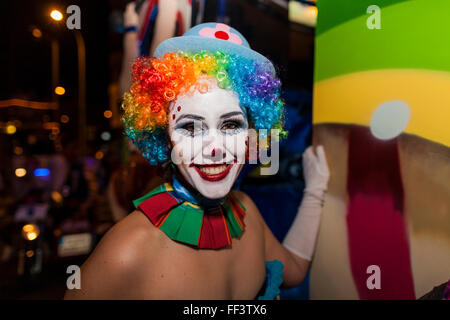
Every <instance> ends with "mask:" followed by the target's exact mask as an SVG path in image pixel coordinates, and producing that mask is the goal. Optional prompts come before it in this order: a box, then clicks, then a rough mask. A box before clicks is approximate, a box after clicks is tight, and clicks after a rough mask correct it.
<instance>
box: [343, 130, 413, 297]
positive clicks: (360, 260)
mask: <svg viewBox="0 0 450 320" xmlns="http://www.w3.org/2000/svg"><path fill="white" fill-rule="evenodd" d="M347 192H348V214H347V228H348V243H349V251H350V252H349V253H350V265H351V270H352V274H353V279H354V281H355V285H356V288H357V290H358V294H359V297H360V299H415V293H414V284H413V276H412V270H411V258H410V249H409V241H408V234H407V228H406V221H405V220H404V204H403V202H404V194H403V184H402V179H401V171H400V163H399V155H398V149H397V140H396V139H394V140H390V141H381V140H377V139H376V138H374V137H373V136H372V135H371V133H370V131H369V129H368V128H363V127H352V128H351V129H350V134H349V150H348V176H347ZM371 265H376V266H379V268H380V280H381V282H380V287H381V289H372V290H371V289H369V288H368V286H367V279H368V278H369V277H370V276H371V275H372V274H373V272H370V273H367V268H368V267H369V266H371Z"/></svg>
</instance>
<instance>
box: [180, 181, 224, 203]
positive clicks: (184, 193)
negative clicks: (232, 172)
mask: <svg viewBox="0 0 450 320" xmlns="http://www.w3.org/2000/svg"><path fill="white" fill-rule="evenodd" d="M172 181H173V182H172V186H173V189H174V191H175V193H176V195H177V197H178V198H180V199H183V200H184V201H187V202H191V203H193V204H195V205H198V206H201V207H203V208H216V207H218V206H219V205H220V204H221V203H223V202H224V201H225V199H226V198H227V197H226V196H225V197H223V198H221V199H208V198H205V197H204V196H202V195H201V194H200V193H198V192H197V193H196V194H195V195H192V194H191V193H190V192H189V190H187V189H186V188H185V187H184V186H183V185H182V184H181V182H180V181H179V180H178V179H177V178H176V177H175V176H173V177H172Z"/></svg>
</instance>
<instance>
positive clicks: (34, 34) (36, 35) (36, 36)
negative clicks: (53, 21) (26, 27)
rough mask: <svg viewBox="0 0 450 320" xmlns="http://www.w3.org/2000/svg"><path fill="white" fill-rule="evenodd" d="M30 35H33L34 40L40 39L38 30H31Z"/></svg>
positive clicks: (40, 34) (40, 35)
mask: <svg viewBox="0 0 450 320" xmlns="http://www.w3.org/2000/svg"><path fill="white" fill-rule="evenodd" d="M31 34H32V35H33V37H35V38H36V39H39V38H41V37H42V31H41V30H39V29H38V28H33V31H31Z"/></svg>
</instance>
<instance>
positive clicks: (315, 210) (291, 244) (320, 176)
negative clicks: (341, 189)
mask: <svg viewBox="0 0 450 320" xmlns="http://www.w3.org/2000/svg"><path fill="white" fill-rule="evenodd" d="M316 151H317V156H316V155H315V154H314V152H313V148H312V146H311V147H309V148H308V149H306V151H305V152H304V153H303V172H304V176H305V184H306V187H305V190H304V195H303V200H302V203H301V205H300V208H299V209H298V213H297V216H296V217H295V219H294V223H293V224H292V226H291V228H290V229H289V232H288V234H287V235H286V237H285V238H284V241H283V246H284V247H286V248H287V249H288V250H289V251H291V252H292V253H294V254H295V255H297V256H299V257H301V258H303V259H306V260H308V261H310V260H311V259H312V255H313V253H314V247H315V244H316V238H317V233H318V231H319V225H320V215H321V213H322V205H323V200H324V195H325V191H326V190H327V186H328V180H329V177H330V171H329V169H328V165H327V160H326V157H325V151H324V149H323V147H322V146H318V147H317V148H316Z"/></svg>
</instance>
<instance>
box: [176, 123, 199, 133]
mask: <svg viewBox="0 0 450 320" xmlns="http://www.w3.org/2000/svg"><path fill="white" fill-rule="evenodd" d="M179 128H180V129H181V130H182V131H184V134H186V135H189V136H195V135H197V134H199V133H201V132H202V131H203V130H204V126H203V125H202V124H201V123H194V122H188V123H186V124H183V125H181V126H180V127H179Z"/></svg>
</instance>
